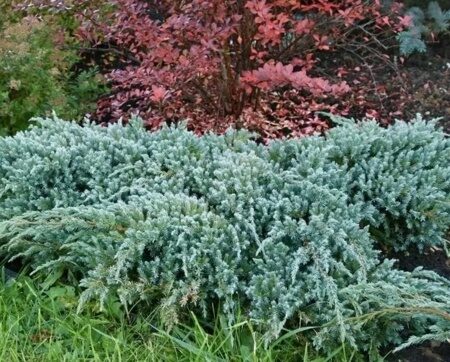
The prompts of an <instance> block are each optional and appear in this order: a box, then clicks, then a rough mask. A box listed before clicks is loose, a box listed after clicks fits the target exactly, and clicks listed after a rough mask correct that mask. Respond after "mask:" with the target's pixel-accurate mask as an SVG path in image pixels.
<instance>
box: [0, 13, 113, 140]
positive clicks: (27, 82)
mask: <svg viewBox="0 0 450 362" xmlns="http://www.w3.org/2000/svg"><path fill="white" fill-rule="evenodd" d="M65 42H66V40H65V34H64V32H62V30H61V29H60V28H58V27H56V26H54V25H53V24H51V23H48V22H46V20H45V18H44V20H42V19H38V18H37V17H25V18H19V19H16V20H14V21H9V22H5V23H4V24H3V26H1V25H0V134H11V133H14V132H15V131H17V130H20V129H24V128H25V127H27V126H28V120H29V119H30V118H32V117H35V116H45V115H50V114H51V112H52V110H55V111H57V112H58V113H60V114H61V115H64V116H65V117H67V118H69V119H80V118H82V117H83V115H84V114H86V113H88V112H91V111H93V110H94V108H95V102H96V99H97V98H98V96H99V95H100V94H101V93H103V92H104V91H105V85H104V82H103V80H102V78H101V77H99V76H98V75H97V73H96V71H95V69H86V70H81V71H79V72H78V71H77V72H75V71H73V70H72V68H73V66H74V65H75V64H76V62H77V61H78V57H77V56H76V54H75V52H74V51H72V50H69V48H65V47H66V45H65Z"/></svg>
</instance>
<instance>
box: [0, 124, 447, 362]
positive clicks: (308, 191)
mask: <svg viewBox="0 0 450 362" xmlns="http://www.w3.org/2000/svg"><path fill="white" fill-rule="evenodd" d="M39 123H40V127H35V128H33V129H32V130H31V131H28V132H25V133H19V134H17V135H16V136H15V137H12V138H11V137H9V138H2V139H0V152H1V153H2V158H1V159H0V176H1V177H0V189H1V190H3V191H2V192H1V194H0V219H1V220H2V221H1V222H0V240H1V242H2V244H3V247H2V252H3V254H4V255H9V256H13V257H23V258H25V259H26V260H28V261H29V262H30V263H31V264H32V265H33V267H34V269H35V270H36V271H39V270H52V271H55V270H56V271H58V272H59V273H64V272H65V273H66V275H67V273H68V275H71V276H72V277H75V278H76V279H81V285H82V286H83V288H84V289H85V291H84V293H83V296H82V298H81V305H83V303H85V302H86V301H87V300H90V299H92V298H94V299H96V300H99V301H100V302H101V303H103V302H104V301H105V300H107V298H108V297H109V296H111V295H112V296H114V295H117V296H118V297H119V298H120V300H121V301H122V303H123V304H124V305H131V304H134V303H136V302H138V301H142V300H144V301H146V302H149V303H150V304H151V305H153V306H158V308H159V310H160V312H161V313H163V314H164V315H165V316H166V317H165V320H166V321H167V322H168V323H169V324H171V323H177V322H178V321H179V320H180V319H182V318H183V311H186V310H187V309H194V310H197V311H199V312H200V313H202V314H203V316H204V318H210V317H211V314H212V311H213V310H215V309H216V308H217V305H218V304H220V306H221V307H220V308H222V309H223V311H224V312H225V313H226V315H227V320H228V322H229V323H232V322H233V321H234V319H235V316H236V314H237V311H238V310H242V311H243V312H244V313H245V315H247V316H249V317H251V318H253V319H255V320H256V321H257V322H258V324H259V325H260V327H261V329H262V330H263V331H265V332H266V337H267V338H268V339H272V338H274V337H275V336H277V335H278V334H279V333H280V332H281V331H282V329H283V327H284V326H285V325H289V324H290V325H292V324H295V323H298V322H299V319H300V320H302V321H305V320H306V321H310V323H311V324H312V325H316V326H317V325H320V326H322V328H321V329H320V330H316V331H315V333H314V335H313V334H311V338H312V339H313V340H314V341H315V343H316V346H317V348H323V349H325V350H328V349H330V350H332V349H333V348H336V345H339V344H340V343H341V341H346V342H347V343H350V344H352V345H354V346H356V345H358V348H362V349H369V350H371V352H372V353H374V354H376V351H377V349H378V347H379V346H381V345H383V344H386V343H389V342H393V343H397V344H398V343H400V342H401V340H402V337H404V332H401V330H402V328H404V326H405V324H408V328H410V331H409V332H406V334H410V333H417V334H418V335H419V336H420V335H423V334H426V333H431V334H430V335H431V336H432V337H430V338H437V339H440V340H445V338H448V336H447V334H448V332H447V331H448V326H449V319H450V318H448V312H449V311H448V303H447V301H448V298H449V296H450V288H449V281H448V280H446V279H445V278H441V277H439V276H437V275H436V274H434V273H431V272H426V271H420V270H416V271H415V272H413V273H407V272H401V271H398V270H396V269H395V268H393V263H392V262H391V261H389V260H384V259H385V256H384V255H383V254H382V253H380V251H379V246H380V245H381V247H382V248H389V247H391V248H395V249H404V248H406V247H408V246H410V245H413V246H415V247H419V248H422V247H424V246H429V245H439V244H440V243H442V241H443V235H444V233H445V231H446V230H447V229H448V226H449V210H448V196H449V181H448V180H449V177H448V176H449V173H450V168H449V166H448V165H449V162H448V158H449V157H450V155H449V150H450V148H449V144H448V142H449V141H448V140H447V139H445V138H444V136H443V134H442V133H441V132H440V131H436V130H434V128H433V127H434V126H433V125H432V124H427V123H425V122H424V121H422V120H420V119H418V120H416V121H415V122H413V123H412V124H405V123H402V122H399V123H398V124H396V125H394V126H393V127H390V128H388V129H382V128H380V127H378V126H377V125H376V124H375V123H373V122H368V123H365V124H362V125H360V126H356V125H355V124H354V123H353V122H347V121H344V122H343V123H344V125H343V126H342V127H338V128H336V129H334V130H332V131H330V132H329V134H328V135H327V137H326V138H323V137H322V138H321V137H312V138H308V139H302V140H295V141H294V140H292V141H278V142H273V143H271V144H270V145H269V146H268V147H265V146H261V145H257V144H256V143H254V142H253V141H251V136H250V135H249V134H247V133H241V132H237V133H236V132H229V133H227V134H226V135H224V136H215V135H206V136H204V137H202V138H198V137H196V136H195V135H194V134H192V133H189V132H187V131H185V130H184V129H164V130H162V131H159V132H156V133H147V132H146V131H145V130H144V128H143V127H142V124H141V123H140V122H138V121H136V120H135V121H133V122H131V124H130V125H129V126H127V127H123V126H122V125H114V126H109V127H106V128H102V127H99V126H93V125H89V124H87V125H85V127H80V126H78V125H76V124H73V123H69V122H63V121H60V120H58V119H47V120H40V121H39ZM61 275H63V274H61ZM386 325H389V326H390V327H386Z"/></svg>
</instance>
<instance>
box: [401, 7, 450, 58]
mask: <svg viewBox="0 0 450 362" xmlns="http://www.w3.org/2000/svg"><path fill="white" fill-rule="evenodd" d="M407 15H408V16H409V17H410V19H411V21H410V25H409V27H408V29H407V30H405V31H402V32H400V33H399V34H398V35H397V39H398V40H399V43H400V53H401V54H403V55H411V54H412V53H414V52H419V53H425V52H426V51H427V45H426V42H425V41H426V39H427V38H430V37H431V38H437V37H438V36H443V35H446V34H448V33H449V30H450V10H446V11H444V10H442V9H441V7H440V5H439V3H438V2H436V1H430V2H429V3H428V9H427V11H424V10H422V9H421V8H420V7H417V6H414V7H411V8H410V9H409V10H408V11H407Z"/></svg>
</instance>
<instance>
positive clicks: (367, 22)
mask: <svg viewBox="0 0 450 362" xmlns="http://www.w3.org/2000/svg"><path fill="white" fill-rule="evenodd" d="M78 1H80V0H78ZM72 3H76V1H72ZM81 3H83V2H81ZM109 3H110V4H111V3H113V4H114V5H115V10H114V11H113V12H110V13H109V15H108V16H106V18H105V17H103V18H101V16H100V15H99V13H98V12H97V8H96V7H93V8H91V9H89V8H86V7H84V8H83V11H80V12H79V14H78V16H79V19H80V20H81V21H82V26H81V27H80V29H79V32H78V35H79V36H80V37H81V38H82V39H84V40H87V41H89V42H90V43H91V44H93V45H94V46H104V45H105V44H108V47H110V49H111V50H114V54H115V55H117V56H118V57H119V59H120V61H121V67H119V69H114V70H113V71H111V72H110V73H109V74H108V76H109V79H110V81H111V83H112V89H113V90H112V93H111V94H110V95H109V96H107V97H105V98H103V99H101V100H100V101H99V102H98V111H97V114H96V117H97V118H98V119H99V120H100V121H101V122H109V121H111V120H116V119H118V118H120V117H124V118H127V117H128V116H129V115H130V114H131V113H138V114H139V115H140V116H142V117H143V118H144V120H145V122H146V123H147V124H148V126H149V127H150V128H157V127H159V126H160V125H161V124H162V123H166V122H169V123H172V122H177V121H179V120H183V119H186V120H188V123H189V126H190V128H191V129H193V130H195V131H196V132H199V133H203V132H206V131H208V130H213V131H216V132H222V131H224V130H225V129H226V128H227V127H229V126H235V127H246V128H249V129H251V130H254V131H257V132H259V133H260V134H261V135H262V137H263V138H273V137H284V136H301V135H308V134H311V133H314V132H317V131H322V130H324V129H326V128H327V127H328V124H327V123H326V122H325V121H324V120H321V119H320V118H318V116H317V115H316V111H334V112H337V113H340V114H347V113H349V112H351V111H352V110H353V109H355V108H360V109H361V111H362V112H363V114H364V113H365V114H367V115H368V116H376V115H378V116H380V114H379V113H380V110H379V109H377V107H378V104H377V101H376V100H375V101H374V102H370V101H366V100H365V98H366V96H367V93H368V92H370V91H373V89H369V88H367V87H364V86H362V85H367V80H364V76H367V74H369V73H370V72H362V74H364V76H363V77H362V79H358V75H356V76H355V74H356V73H358V71H357V70H356V69H355V68H350V69H349V68H347V67H345V66H341V67H339V66H338V65H337V64H335V65H334V67H335V72H333V74H329V72H328V73H327V72H326V71H325V70H324V68H323V67H321V61H322V62H323V59H325V60H328V59H333V57H334V54H336V52H339V53H340V54H342V53H347V54H349V55H351V56H352V57H353V59H355V58H360V59H358V61H360V63H364V64H361V67H363V65H364V69H368V70H370V68H368V67H370V65H369V64H368V63H367V64H366V63H365V62H366V59H367V56H368V55H369V56H370V57H371V58H372V59H378V60H379V61H388V58H384V57H385V53H387V52H388V45H389V39H390V38H393V36H394V35H395V32H397V31H400V30H402V28H403V27H404V26H405V24H407V20H408V19H405V18H403V17H401V16H400V15H401V12H400V8H401V6H400V5H399V4H398V3H397V2H393V3H392V5H391V6H390V8H389V9H386V8H384V7H383V5H382V4H381V3H380V0H373V1H363V0H306V1H298V0H189V1H181V0H170V1H169V0H161V1H142V0H115V1H113V2H111V1H110V2H109ZM326 69H327V70H328V71H329V69H333V66H331V67H330V66H328V67H326ZM375 91H376V92H378V93H377V94H379V90H375ZM375 109H377V110H375ZM377 112H378V113H377Z"/></svg>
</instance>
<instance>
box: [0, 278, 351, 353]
mask: <svg viewBox="0 0 450 362" xmlns="http://www.w3.org/2000/svg"><path fill="white" fill-rule="evenodd" d="M0 279H1V280H0V361H11V362H14V361H199V362H200V361H314V362H319V361H320V362H326V361H353V360H357V359H356V358H354V355H353V354H352V353H348V352H347V353H346V351H345V349H344V347H342V348H340V349H338V350H336V351H335V352H334V353H332V354H331V355H330V356H328V357H326V358H323V357H322V358H320V357H317V356H315V354H314V353H313V351H312V348H311V347H310V346H308V344H307V343H306V342H305V340H304V339H303V337H302V332H304V331H305V328H300V329H298V330H294V331H291V332H290V333H287V334H285V335H284V336H283V337H281V338H280V339H278V340H277V341H275V342H273V343H272V344H271V345H269V346H264V342H263V339H262V338H261V336H260V335H259V334H258V332H257V331H255V329H254V328H253V326H252V324H251V323H250V322H249V321H245V320H242V321H241V322H239V323H237V324H236V325H234V326H232V327H228V326H226V325H225V323H224V322H223V320H222V318H220V317H218V318H217V319H216V321H214V325H211V326H209V327H205V326H203V325H201V324H200V322H199V321H198V320H197V318H196V317H195V316H192V318H191V322H190V323H189V325H184V324H180V325H178V326H177V327H176V328H174V329H172V331H171V332H170V333H167V332H165V331H164V330H163V329H161V328H159V327H158V326H159V325H161V323H158V320H157V318H155V317H154V316H149V317H143V316H140V315H137V316H136V315H133V316H130V315H127V313H125V312H124V311H123V310H122V308H121V307H120V304H119V303H118V302H117V301H111V302H110V303H109V304H108V306H107V308H106V310H105V311H103V312H102V313H100V312H99V311H98V310H96V309H95V308H94V307H93V306H92V307H89V308H87V309H86V310H85V311H84V312H82V313H80V314H77V313H76V309H77V304H78V301H77V300H78V299H77V291H76V290H75V288H73V287H71V286H64V285H53V286H49V284H48V283H45V282H43V283H39V282H38V281H36V280H33V279H31V278H29V277H24V276H20V277H19V278H18V279H16V280H14V281H12V280H9V281H5V278H4V276H2V277H1V278H0ZM207 330H208V331H209V332H207Z"/></svg>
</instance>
